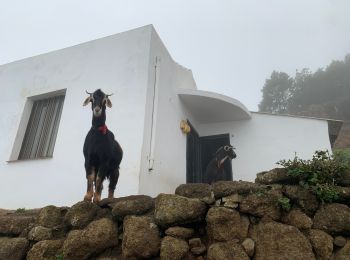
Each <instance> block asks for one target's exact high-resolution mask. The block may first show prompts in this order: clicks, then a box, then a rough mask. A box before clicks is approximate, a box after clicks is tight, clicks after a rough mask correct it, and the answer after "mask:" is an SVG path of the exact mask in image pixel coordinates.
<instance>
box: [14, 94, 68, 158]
mask: <svg viewBox="0 0 350 260" xmlns="http://www.w3.org/2000/svg"><path fill="white" fill-rule="evenodd" d="M64 97H65V96H64V95H57V96H54V97H48V98H43V99H40V100H33V106H32V109H31V113H30V117H29V120H28V124H27V127H26V130H25V134H24V138H23V142H22V145H21V149H20V152H19V156H18V160H24V159H36V158H47V157H52V155H53V150H54V147H55V141H56V136H57V132H58V125H59V122H60V118H61V113H62V108H63V102H64Z"/></svg>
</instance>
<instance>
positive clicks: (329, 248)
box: [308, 229, 333, 260]
mask: <svg viewBox="0 0 350 260" xmlns="http://www.w3.org/2000/svg"><path fill="white" fill-rule="evenodd" d="M308 237H309V240H310V242H311V245H312V247H313V248H314V251H315V253H316V256H317V259H324V260H326V259H330V258H331V256H332V252H333V237H331V236H330V235H328V234H327V233H326V232H324V231H322V230H318V229H311V230H310V232H309V234H308Z"/></svg>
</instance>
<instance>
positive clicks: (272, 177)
mask: <svg viewBox="0 0 350 260" xmlns="http://www.w3.org/2000/svg"><path fill="white" fill-rule="evenodd" d="M255 182H256V183H259V184H296V183H298V178H296V177H292V176H290V175H289V174H288V170H287V169H286V168H275V169H272V170H270V171H264V172H260V173H258V174H257V175H256V179H255Z"/></svg>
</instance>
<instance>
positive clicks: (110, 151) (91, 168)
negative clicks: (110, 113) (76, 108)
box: [83, 89, 123, 203]
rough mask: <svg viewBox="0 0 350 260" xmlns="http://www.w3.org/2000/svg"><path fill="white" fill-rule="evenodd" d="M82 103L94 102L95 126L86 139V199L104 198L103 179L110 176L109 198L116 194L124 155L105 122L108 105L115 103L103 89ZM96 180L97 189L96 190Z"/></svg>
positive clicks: (93, 121) (93, 123)
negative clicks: (102, 194) (102, 196)
mask: <svg viewBox="0 0 350 260" xmlns="http://www.w3.org/2000/svg"><path fill="white" fill-rule="evenodd" d="M86 93H87V94H88V95H89V97H88V98H86V99H85V101H84V104H83V106H86V105H87V104H89V103H90V102H91V109H92V112H93V115H92V127H91V129H90V131H89V132H88V134H87V136H86V138H85V142H84V148H83V152H84V157H85V170H86V179H87V192H86V194H85V197H84V200H86V201H91V200H92V198H93V202H95V203H98V202H100V200H101V192H102V189H103V185H102V184H103V181H104V179H105V178H108V179H109V189H108V198H113V197H114V190H115V186H116V185H117V182H118V178H119V165H120V162H121V160H122V158H123V150H122V148H121V147H120V145H119V143H118V142H117V141H116V140H115V139H114V134H113V133H112V132H111V131H109V130H108V129H107V126H106V124H105V123H106V106H107V107H112V103H111V101H110V100H109V98H108V97H109V96H111V95H106V94H105V93H103V92H102V91H101V90H100V89H98V90H96V91H95V92H94V93H89V92H87V91H86ZM94 184H95V192H94Z"/></svg>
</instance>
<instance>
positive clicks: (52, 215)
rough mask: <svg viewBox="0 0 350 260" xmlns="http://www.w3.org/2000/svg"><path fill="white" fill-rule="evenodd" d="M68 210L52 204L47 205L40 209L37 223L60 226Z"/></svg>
mask: <svg viewBox="0 0 350 260" xmlns="http://www.w3.org/2000/svg"><path fill="white" fill-rule="evenodd" d="M66 211H67V209H66V208H59V207H56V206H52V205H50V206H46V207H44V208H42V209H41V210H40V212H39V215H38V218H37V221H36V223H37V225H38V226H43V227H47V228H54V227H56V226H60V225H61V224H62V222H63V218H64V215H65V214H66Z"/></svg>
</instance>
